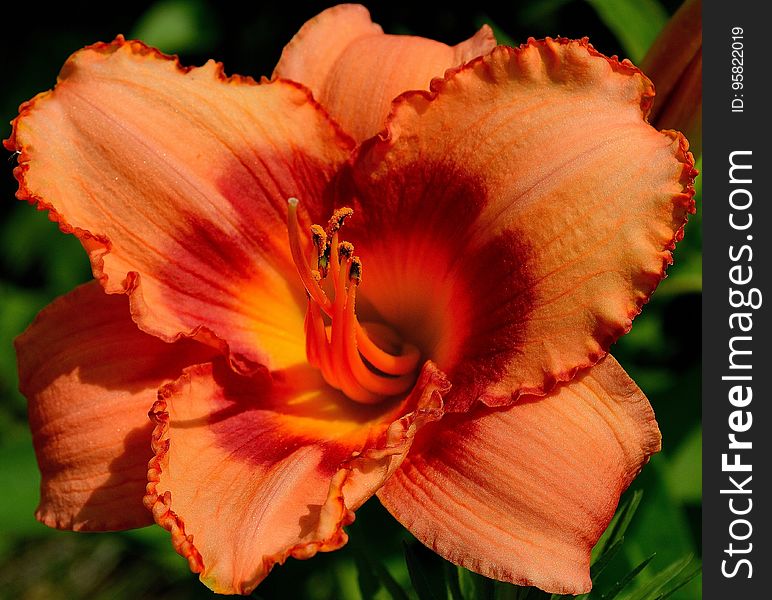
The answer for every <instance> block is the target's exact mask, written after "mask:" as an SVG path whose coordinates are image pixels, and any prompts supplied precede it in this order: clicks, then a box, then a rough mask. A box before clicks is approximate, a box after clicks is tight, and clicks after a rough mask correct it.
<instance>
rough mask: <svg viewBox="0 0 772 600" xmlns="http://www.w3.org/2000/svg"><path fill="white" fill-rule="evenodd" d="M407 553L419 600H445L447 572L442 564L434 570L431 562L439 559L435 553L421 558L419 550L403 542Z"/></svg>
mask: <svg viewBox="0 0 772 600" xmlns="http://www.w3.org/2000/svg"><path fill="white" fill-rule="evenodd" d="M402 546H403V549H404V552H405V561H406V562H407V571H408V573H409V574H410V581H411V582H412V584H413V589H414V590H415V593H416V595H417V596H418V599H419V600H445V599H446V598H447V596H448V594H447V588H446V584H445V572H444V570H443V569H442V568H441V565H440V564H436V566H437V567H440V568H433V565H431V564H429V561H430V560H432V559H434V561H435V562H437V563H439V561H437V559H439V557H438V556H437V555H436V554H434V553H427V554H428V555H429V556H428V557H427V556H420V555H419V552H418V551H417V549H416V548H415V547H414V546H412V545H411V544H409V543H408V542H404V541H403V542H402Z"/></svg>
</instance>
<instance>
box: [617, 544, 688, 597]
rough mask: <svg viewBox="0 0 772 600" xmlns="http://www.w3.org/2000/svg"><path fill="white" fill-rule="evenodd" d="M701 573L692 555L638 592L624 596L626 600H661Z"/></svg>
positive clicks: (677, 562)
mask: <svg viewBox="0 0 772 600" xmlns="http://www.w3.org/2000/svg"><path fill="white" fill-rule="evenodd" d="M700 571H701V567H700V565H699V563H696V564H695V561H694V559H693V557H692V556H691V555H688V556H685V557H684V558H682V559H681V560H679V561H676V562H674V563H673V564H671V565H670V566H668V567H667V568H665V569H663V570H661V571H660V572H659V573H657V574H656V575H655V576H654V577H653V578H652V579H651V580H649V581H648V582H647V583H646V584H645V585H644V586H642V587H641V588H639V589H638V590H636V591H634V592H631V593H629V594H627V595H625V596H624V600H661V599H664V598H668V597H670V596H672V595H673V594H674V593H675V592H676V591H678V590H679V589H680V588H682V587H683V586H685V585H686V584H687V583H689V582H690V581H691V580H692V579H694V578H695V577H696V576H697V575H698V574H699V573H700Z"/></svg>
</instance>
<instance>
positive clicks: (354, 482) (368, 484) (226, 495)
mask: <svg viewBox="0 0 772 600" xmlns="http://www.w3.org/2000/svg"><path fill="white" fill-rule="evenodd" d="M272 375H273V377H272V378H268V377H260V378H253V379H248V378H244V377H240V376H238V375H235V374H234V373H233V372H232V371H230V370H229V369H228V368H227V367H226V366H224V365H223V364H222V363H219V362H218V363H215V365H214V366H212V365H201V366H197V367H193V368H191V369H189V370H188V371H187V372H186V373H185V375H184V376H183V377H182V378H180V380H178V381H177V382H176V383H174V384H172V385H169V386H167V387H166V388H164V389H163V390H162V392H161V393H160V394H159V398H160V399H159V401H158V402H157V403H156V405H155V406H154V408H153V412H152V415H151V416H152V417H153V418H154V419H155V421H156V424H157V425H156V429H155V432H154V434H153V440H154V441H153V448H154V450H155V452H156V457H155V458H154V459H153V461H152V462H151V463H150V466H149V469H148V481H149V483H148V486H147V496H146V498H145V502H146V506H148V508H150V509H151V510H152V512H153V515H154V516H155V519H156V522H157V523H158V524H159V525H162V526H163V527H165V528H166V529H168V530H169V531H170V532H171V534H172V542H173V544H174V546H175V549H176V550H177V551H178V552H179V553H180V554H181V555H182V556H184V557H186V558H187V559H188V563H189V565H190V567H191V569H192V570H193V571H194V572H200V573H201V580H202V581H203V582H204V583H206V585H208V586H209V587H210V588H211V589H212V590H214V591H215V592H219V593H242V594H248V593H249V592H251V590H252V589H254V587H255V586H256V585H257V584H258V583H259V582H260V581H262V579H263V578H265V576H266V575H267V574H268V572H269V571H270V570H271V568H272V567H273V565H274V564H277V563H283V562H284V561H285V560H286V559H287V558H288V557H289V556H293V557H295V558H310V557H311V556H313V555H314V554H316V553H317V552H319V551H322V552H323V551H329V550H335V549H337V548H339V547H341V546H342V545H343V544H345V543H346V541H347V539H348V538H347V536H346V533H345V532H344V531H343V529H342V528H343V527H344V526H345V525H348V524H349V523H351V522H352V521H353V518H354V515H353V512H352V511H353V510H355V509H356V508H358V507H359V506H360V505H361V504H362V503H363V502H364V501H365V500H366V499H367V498H368V497H370V496H371V495H372V494H373V493H375V491H376V490H377V489H378V488H380V486H381V485H382V484H383V482H384V481H385V480H386V479H387V478H388V477H389V476H390V475H391V474H392V473H393V472H394V470H395V469H396V468H397V467H398V466H399V465H400V464H401V461H402V459H403V458H404V456H405V455H406V454H407V451H408V449H409V448H410V444H411V443H412V439H413V437H414V435H415V433H416V431H418V429H419V428H420V427H422V426H423V425H424V423H426V422H429V421H431V420H435V419H438V418H439V417H440V416H441V414H442V398H441V394H442V393H444V392H446V391H447V381H446V380H445V379H444V376H443V375H442V374H441V373H439V372H438V371H436V369H435V368H434V367H433V366H432V365H431V363H427V366H426V367H425V368H424V371H423V373H422V375H421V377H420V378H419V383H418V384H417V385H416V388H415V389H414V391H413V393H412V394H411V395H410V396H409V397H408V398H407V399H405V400H404V401H402V402H400V403H398V404H397V405H393V404H392V405H391V406H390V407H387V408H386V409H382V408H373V407H365V406H360V405H357V404H355V403H353V402H351V401H349V400H347V399H346V398H344V397H342V396H341V395H340V394H339V392H336V391H335V390H333V389H331V388H329V387H327V386H325V384H324V383H323V381H322V379H321V376H320V375H319V373H318V372H317V371H316V370H314V369H313V368H311V367H309V366H305V365H303V366H297V367H295V368H293V369H291V370H289V371H287V372H283V373H273V374H272Z"/></svg>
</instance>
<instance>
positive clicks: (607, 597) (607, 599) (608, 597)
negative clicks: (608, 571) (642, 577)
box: [601, 554, 655, 600]
mask: <svg viewBox="0 0 772 600" xmlns="http://www.w3.org/2000/svg"><path fill="white" fill-rule="evenodd" d="M654 556H655V555H654V554H652V555H651V556H649V557H648V558H646V559H644V560H643V561H642V562H640V563H639V564H638V565H637V566H636V567H635V568H634V569H633V570H632V571H630V572H629V573H628V574H627V575H625V576H624V577H623V578H622V579H620V580H619V581H617V582H616V583H615V584H614V585H612V586H611V588H610V589H608V590H607V591H606V592H604V593H603V595H602V596H601V600H612V598H616V597H617V595H619V592H621V591H622V590H623V589H624V588H626V587H627V585H628V584H629V583H630V582H631V581H632V580H633V579H635V577H636V576H637V575H638V573H640V572H641V571H643V570H644V569H645V568H646V566H647V565H648V564H649V563H650V562H651V561H652V559H653V558H654Z"/></svg>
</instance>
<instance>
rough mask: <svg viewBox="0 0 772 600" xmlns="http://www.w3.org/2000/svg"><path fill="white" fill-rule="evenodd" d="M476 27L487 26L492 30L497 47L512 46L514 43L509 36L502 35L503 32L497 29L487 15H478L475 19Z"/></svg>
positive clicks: (499, 28)
mask: <svg viewBox="0 0 772 600" xmlns="http://www.w3.org/2000/svg"><path fill="white" fill-rule="evenodd" d="M475 21H476V23H475V24H476V26H477V27H482V26H483V25H488V26H489V27H490V28H491V29H492V30H493V35H495V36H496V41H497V42H498V43H499V45H502V46H514V45H515V41H514V40H513V39H512V37H511V36H510V35H508V34H507V33H504V30H503V29H502V28H501V27H499V26H498V25H497V24H496V23H494V22H493V20H492V19H491V18H490V17H489V16H488V15H485V14H483V15H480V16H479V17H477V19H475Z"/></svg>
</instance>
